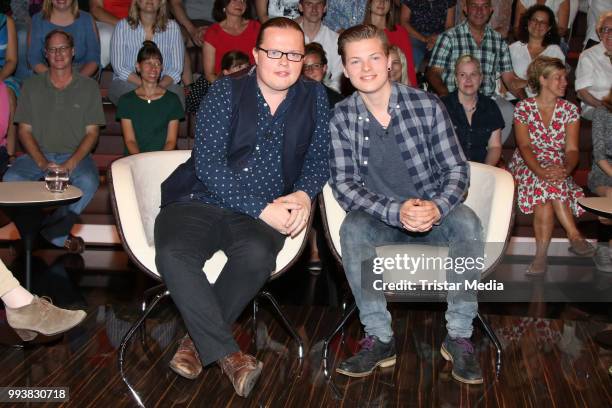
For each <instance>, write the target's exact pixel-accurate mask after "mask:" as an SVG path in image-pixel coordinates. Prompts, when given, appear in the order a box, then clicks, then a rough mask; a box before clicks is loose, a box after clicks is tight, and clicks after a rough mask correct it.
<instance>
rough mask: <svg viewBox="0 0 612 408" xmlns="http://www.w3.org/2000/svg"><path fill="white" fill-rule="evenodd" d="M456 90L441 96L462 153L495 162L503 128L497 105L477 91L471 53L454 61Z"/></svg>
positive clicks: (477, 69)
mask: <svg viewBox="0 0 612 408" xmlns="http://www.w3.org/2000/svg"><path fill="white" fill-rule="evenodd" d="M455 82H456V83H457V89H455V90H454V91H453V92H451V93H450V94H448V95H446V96H443V97H442V102H443V103H444V105H445V106H446V110H447V111H448V114H449V116H450V118H451V120H452V121H453V125H454V126H455V133H456V134H457V137H458V138H459V142H460V143H461V147H462V148H463V153H464V154H465V156H466V158H467V159H468V160H470V161H475V162H479V163H484V164H488V165H490V166H495V165H497V162H499V158H500V157H501V151H502V145H501V130H502V129H503V127H504V118H503V117H502V114H501V112H500V111H499V108H498V107H497V104H496V103H495V102H494V101H493V100H492V99H491V98H487V97H486V96H484V95H482V94H480V93H479V92H478V89H479V88H480V84H481V83H482V73H481V72H480V61H478V59H477V58H475V57H473V56H471V55H464V56H461V57H459V59H458V60H457V62H456V63H455Z"/></svg>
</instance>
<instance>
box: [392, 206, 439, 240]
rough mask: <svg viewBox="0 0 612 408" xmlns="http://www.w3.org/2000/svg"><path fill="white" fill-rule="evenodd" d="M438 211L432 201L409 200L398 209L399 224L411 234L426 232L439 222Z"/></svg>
mask: <svg viewBox="0 0 612 408" xmlns="http://www.w3.org/2000/svg"><path fill="white" fill-rule="evenodd" d="M440 216H441V214H440V210H439V209H438V206H437V205H436V204H435V203H434V202H433V201H428V200H421V199H419V198H411V199H408V200H406V201H404V202H403V204H402V206H401V208H400V222H401V223H402V226H403V227H404V228H405V229H406V230H408V231H411V232H427V231H429V230H430V229H431V227H432V226H433V225H434V224H435V223H436V222H438V221H439V220H440Z"/></svg>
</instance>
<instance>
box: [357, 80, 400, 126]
mask: <svg viewBox="0 0 612 408" xmlns="http://www.w3.org/2000/svg"><path fill="white" fill-rule="evenodd" d="M399 87H400V85H398V84H397V83H396V82H393V81H391V96H390V97H389V106H388V107H387V112H389V115H391V116H393V114H394V112H396V111H399V109H400V108H401V101H402V98H401V94H400V90H399ZM354 96H355V98H356V108H357V120H362V119H365V118H366V117H367V116H368V114H369V113H370V111H369V110H368V108H367V107H366V106H365V103H364V102H363V99H362V98H361V96H360V95H359V92H358V91H356V92H355V93H354Z"/></svg>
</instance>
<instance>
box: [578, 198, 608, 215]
mask: <svg viewBox="0 0 612 408" xmlns="http://www.w3.org/2000/svg"><path fill="white" fill-rule="evenodd" d="M578 204H579V205H580V206H581V207H582V208H584V209H585V210H587V211H589V212H592V213H593V214H597V215H599V216H600V217H606V218H612V198H608V197H582V198H579V199H578Z"/></svg>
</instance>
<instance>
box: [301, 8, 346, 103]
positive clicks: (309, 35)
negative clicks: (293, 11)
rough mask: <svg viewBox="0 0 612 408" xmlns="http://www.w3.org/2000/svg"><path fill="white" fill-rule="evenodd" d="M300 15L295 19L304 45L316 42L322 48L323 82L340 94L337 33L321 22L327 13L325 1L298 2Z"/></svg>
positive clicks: (340, 72) (340, 62)
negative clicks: (324, 68)
mask: <svg viewBox="0 0 612 408" xmlns="http://www.w3.org/2000/svg"><path fill="white" fill-rule="evenodd" d="M299 8H300V13H302V15H301V16H300V17H298V18H296V19H295V21H297V22H298V24H299V25H300V27H302V30H303V31H304V35H305V36H306V44H310V43H313V42H316V43H318V44H320V45H321V46H322V47H323V50H325V54H326V56H327V62H326V65H327V71H326V72H325V74H324V77H323V80H324V83H325V85H326V86H329V87H331V88H333V89H334V90H335V91H336V92H340V80H341V79H342V61H341V60H340V55H338V33H336V32H335V31H332V30H331V29H330V28H329V27H327V26H326V25H325V24H323V23H322V22H321V20H322V19H323V16H324V15H325V12H326V11H327V1H326V0H300V3H299Z"/></svg>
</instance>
